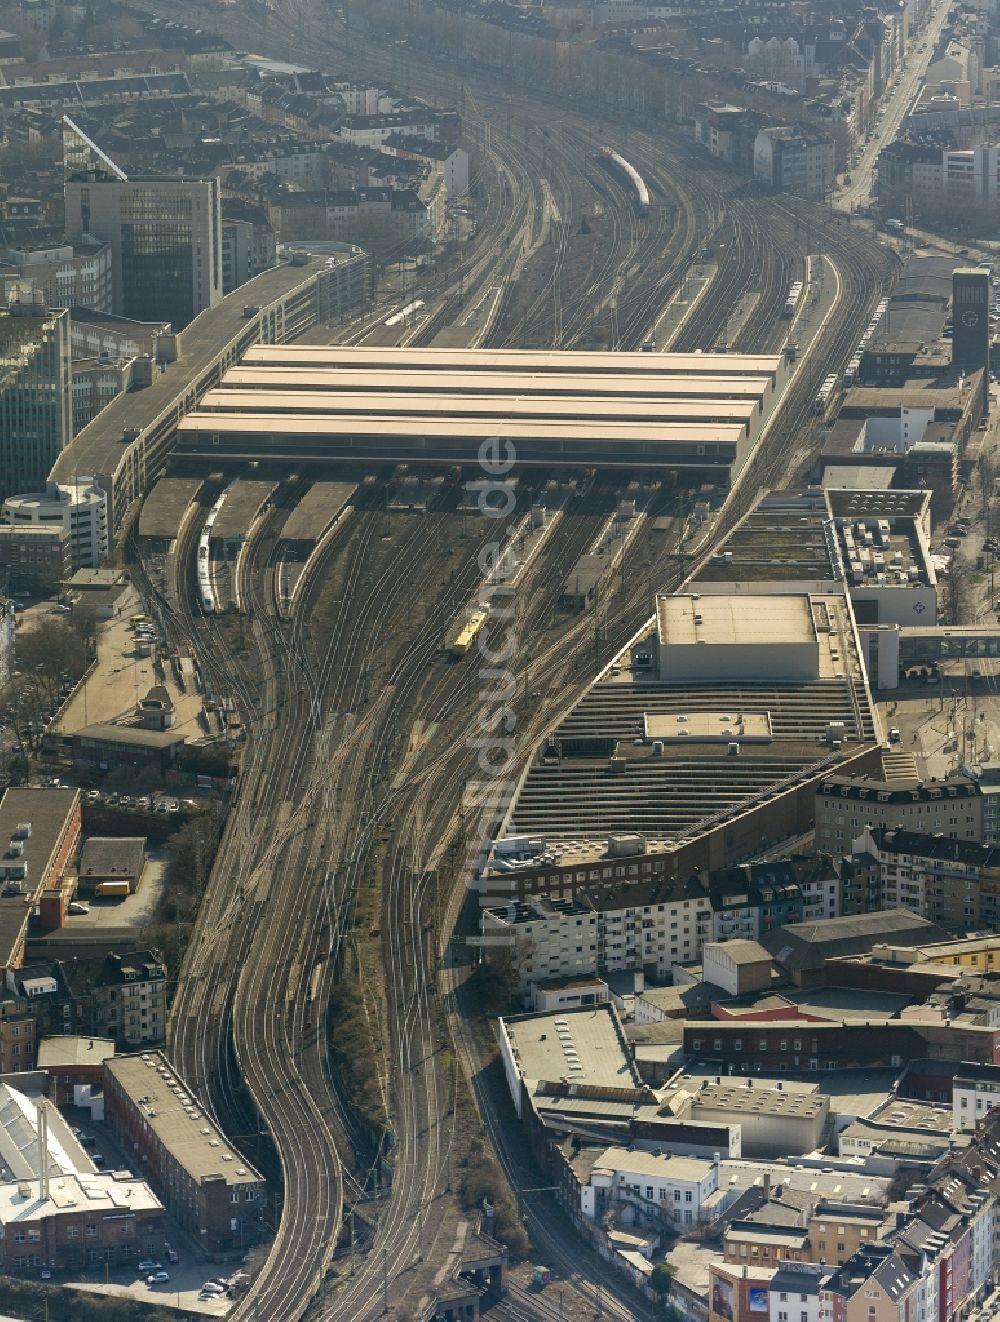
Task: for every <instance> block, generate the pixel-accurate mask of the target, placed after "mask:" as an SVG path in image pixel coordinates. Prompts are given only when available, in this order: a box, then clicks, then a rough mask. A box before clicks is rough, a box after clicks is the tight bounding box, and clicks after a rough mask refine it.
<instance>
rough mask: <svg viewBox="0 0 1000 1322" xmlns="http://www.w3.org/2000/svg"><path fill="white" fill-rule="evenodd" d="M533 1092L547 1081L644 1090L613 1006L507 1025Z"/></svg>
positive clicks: (511, 1021)
mask: <svg viewBox="0 0 1000 1322" xmlns="http://www.w3.org/2000/svg"><path fill="white" fill-rule="evenodd" d="M501 1023H502V1026H503V1029H504V1030H505V1032H506V1034H507V1038H508V1040H509V1042H510V1046H511V1051H512V1054H513V1056H514V1059H515V1062H516V1064H517V1067H518V1070H519V1071H520V1074H521V1078H522V1079H523V1080H524V1081H525V1084H526V1086H527V1087H528V1090H529V1092H531V1091H533V1090H534V1088H533V1085H534V1084H535V1083H537V1082H539V1081H541V1080H550V1081H554V1082H555V1081H558V1080H560V1079H563V1078H565V1079H567V1080H568V1081H569V1082H570V1083H581V1084H597V1085H599V1086H603V1087H607V1088H627V1089H634V1088H637V1087H639V1079H638V1076H637V1075H636V1073H635V1067H634V1066H633V1064H632V1062H631V1060H630V1058H629V1053H628V1051H627V1049H626V1045H625V1040H624V1038H623V1036H622V1034H621V1032H620V1025H619V1023H618V1019H617V1016H616V1015H615V1013H614V1011H613V1010H612V1009H611V1008H610V1007H609V1006H607V1005H599V1006H595V1007H588V1008H586V1009H573V1010H560V1011H558V1012H554V1013H551V1014H535V1015H520V1016H516V1017H513V1018H510V1019H504V1020H502V1021H501Z"/></svg>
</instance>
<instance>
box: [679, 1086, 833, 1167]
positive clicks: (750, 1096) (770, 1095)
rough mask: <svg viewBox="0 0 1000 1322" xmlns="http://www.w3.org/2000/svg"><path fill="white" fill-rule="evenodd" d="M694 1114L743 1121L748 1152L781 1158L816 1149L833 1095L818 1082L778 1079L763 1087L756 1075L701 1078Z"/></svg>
mask: <svg viewBox="0 0 1000 1322" xmlns="http://www.w3.org/2000/svg"><path fill="white" fill-rule="evenodd" d="M688 1114H689V1116H690V1118H691V1119H692V1120H702V1121H706V1122H709V1123H713V1124H720V1123H721V1124H734V1125H739V1126H740V1131H741V1141H742V1150H743V1155H744V1156H748V1157H755V1156H756V1157H778V1156H782V1157H783V1156H789V1155H791V1154H793V1153H802V1152H815V1151H816V1149H817V1148H818V1147H819V1146H820V1143H821V1140H822V1138H823V1134H824V1131H825V1129H826V1125H827V1120H828V1118H829V1114H830V1098H829V1097H828V1096H826V1095H824V1094H822V1093H820V1091H819V1089H818V1088H817V1087H816V1085H815V1084H808V1083H785V1082H779V1083H776V1084H775V1085H774V1086H773V1087H766V1086H765V1087H760V1086H758V1084H757V1083H756V1082H755V1081H754V1080H753V1079H746V1080H740V1081H732V1080H727V1081H725V1082H719V1083H710V1082H708V1080H706V1079H703V1080H702V1081H701V1087H700V1088H698V1089H697V1091H696V1092H695V1093H694V1095H693V1097H692V1099H691V1107H690V1111H689V1113H688Z"/></svg>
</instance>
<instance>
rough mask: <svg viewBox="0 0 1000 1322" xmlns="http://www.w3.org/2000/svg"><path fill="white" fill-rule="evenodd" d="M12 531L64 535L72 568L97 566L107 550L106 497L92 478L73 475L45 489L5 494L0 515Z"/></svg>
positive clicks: (48, 485) (4, 523)
mask: <svg viewBox="0 0 1000 1322" xmlns="http://www.w3.org/2000/svg"><path fill="white" fill-rule="evenodd" d="M0 518H2V521H3V525H2V526H5V527H9V528H11V529H12V530H15V531H20V530H23V529H36V528H37V529H46V530H47V531H49V532H56V531H58V532H59V533H61V534H62V535H64V536H65V537H66V538H67V541H68V546H69V558H70V565H71V567H72V569H74V570H77V569H87V568H96V567H97V566H98V565H99V564H100V563H101V561H102V560H103V559H104V557H105V555H106V554H107V551H108V497H107V493H106V492H105V491H103V490H102V489H101V487H100V486H98V484H97V482H96V481H95V479H94V478H92V477H81V476H78V475H76V474H73V475H72V476H71V478H70V480H68V481H67V482H51V481H50V482H46V483H45V486H44V490H36V491H25V493H24V494H21V495H13V496H8V497H7V499H6V500H5V501H4V503H3V512H2V515H0Z"/></svg>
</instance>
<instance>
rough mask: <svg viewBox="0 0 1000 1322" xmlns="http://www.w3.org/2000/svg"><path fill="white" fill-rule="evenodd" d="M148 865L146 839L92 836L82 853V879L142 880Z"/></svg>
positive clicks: (140, 837) (86, 842)
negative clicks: (118, 878)
mask: <svg viewBox="0 0 1000 1322" xmlns="http://www.w3.org/2000/svg"><path fill="white" fill-rule="evenodd" d="M145 861H146V837H145V836H143V835H136V836H100V835H92V836H91V837H90V838H89V840H85V841H84V844H83V848H82V849H81V850H80V876H81V877H100V878H102V880H103V879H107V878H113V877H121V878H122V879H123V880H125V879H129V880H131V879H134V878H135V877H138V875H139V873H140V872H141V871H142V869H143V865H144V864H145Z"/></svg>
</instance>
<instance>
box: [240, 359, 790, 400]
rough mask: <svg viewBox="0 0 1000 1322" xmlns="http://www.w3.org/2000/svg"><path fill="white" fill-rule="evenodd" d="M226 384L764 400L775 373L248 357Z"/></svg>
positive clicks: (271, 387) (246, 387) (399, 391)
mask: <svg viewBox="0 0 1000 1322" xmlns="http://www.w3.org/2000/svg"><path fill="white" fill-rule="evenodd" d="M224 381H225V385H226V387H227V388H229V389H240V390H274V389H275V388H276V386H277V385H278V384H279V383H280V385H281V386H282V387H283V388H284V387H287V388H289V389H295V390H324V391H327V390H328V391H331V392H334V391H344V392H348V393H350V392H359V391H368V390H371V389H373V387H374V386H375V384H376V382H377V387H378V388H379V389H382V390H385V391H388V392H390V393H392V394H403V393H407V392H424V393H432V392H436V393H440V394H460V395H479V394H484V395H495V394H505V393H506V394H511V393H515V394H517V395H519V396H530V395H542V394H543V395H570V394H575V395H580V396H593V397H594V398H628V397H629V396H633V395H634V396H641V397H642V398H651V397H654V396H655V397H656V398H661V397H667V398H674V399H683V398H685V397H687V396H695V397H697V398H698V399H715V398H722V399H759V398H762V397H763V396H764V395H765V394H766V393H767V391H768V389H769V388H770V385H771V381H770V378H769V377H768V376H764V375H744V374H742V373H726V372H723V371H722V370H721V369H720V371H719V373H718V375H716V376H701V375H693V374H690V373H688V374H681V373H669V374H668V373H663V374H662V375H661V376H651V375H649V374H648V373H646V374H644V375H637V374H629V373H627V372H622V373H621V374H619V375H615V376H609V375H599V376H594V375H584V374H580V373H570V372H559V373H556V372H536V371H530V370H524V371H518V372H511V371H506V372H501V371H497V372H482V371H479V372H462V371H455V370H450V369H448V370H442V371H437V370H433V369H428V370H427V371H423V372H421V371H415V370H412V369H406V368H400V369H398V370H384V371H383V370H379V369H376V368H375V366H374V365H373V366H372V368H371V369H369V370H365V365H364V364H359V365H358V367H357V368H349V369H341V368H334V367H326V368H320V367H312V366H306V367H284V366H265V365H257V366H254V365H248V360H247V359H244V361H243V363H242V364H240V365H239V366H238V367H231V368H230V369H229V371H228V372H227V373H226V375H225V378H224Z"/></svg>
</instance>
